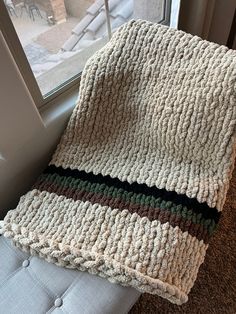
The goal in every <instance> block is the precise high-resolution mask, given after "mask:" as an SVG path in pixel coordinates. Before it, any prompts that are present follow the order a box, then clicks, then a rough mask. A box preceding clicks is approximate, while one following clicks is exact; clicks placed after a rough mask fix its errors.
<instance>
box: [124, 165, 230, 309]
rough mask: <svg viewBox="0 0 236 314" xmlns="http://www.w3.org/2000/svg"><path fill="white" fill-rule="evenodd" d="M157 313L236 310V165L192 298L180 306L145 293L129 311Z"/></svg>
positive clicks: (192, 291) (191, 294)
mask: <svg viewBox="0 0 236 314" xmlns="http://www.w3.org/2000/svg"><path fill="white" fill-rule="evenodd" d="M235 167H236V166H235ZM154 313H155V314H179V313H181V314H235V313H236V168H235V169H234V172H233V177H232V180H231V184H230V189H229V192H228V194H227V200H226V203H225V206H224V210H223V213H222V216H221V220H220V222H219V225H218V228H217V230H216V232H215V234H214V235H213V236H212V238H211V240H210V244H209V248H208V251H207V254H206V259H205V262H204V263H203V264H202V266H201V267H200V270H199V273H198V278H197V280H196V282H195V285H194V287H193V288H192V290H191V292H190V294H189V301H188V302H187V303H185V304H183V305H181V306H178V305H174V304H171V303H170V302H168V301H166V300H164V299H162V298H160V297H158V296H154V295H149V294H143V295H142V296H141V297H140V299H139V300H138V302H137V303H136V304H135V305H134V307H133V308H132V310H131V311H130V314H154Z"/></svg>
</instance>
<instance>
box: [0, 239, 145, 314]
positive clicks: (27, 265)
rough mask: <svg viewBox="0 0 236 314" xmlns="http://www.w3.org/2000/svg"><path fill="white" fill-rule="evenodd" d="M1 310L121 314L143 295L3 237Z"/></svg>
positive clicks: (7, 312)
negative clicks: (21, 247)
mask: <svg viewBox="0 0 236 314" xmlns="http://www.w3.org/2000/svg"><path fill="white" fill-rule="evenodd" d="M0 256H1V260H0V308H1V309H4V314H15V313H21V314H32V313H34V314H39V313H67V314H95V313H96V314H106V313H107V314H111V313H112V314H116V313H117V314H122V313H128V311H129V310H130V309H131V307H132V306H133V304H134V303H135V302H136V300H137V299H138V298H139V296H140V292H138V291H137V290H135V289H133V288H128V287H122V286H120V285H117V284H112V283H110V282H109V281H107V280H105V279H102V278H100V277H97V276H95V275H90V274H89V273H87V272H80V271H77V270H71V269H66V268H63V267H58V266H56V265H54V264H51V263H48V262H46V261H44V260H42V259H40V258H38V257H35V256H30V255H29V254H27V253H24V252H22V251H20V250H19V249H17V248H15V247H14V246H13V245H12V244H11V242H10V241H9V240H8V239H6V238H4V237H3V236H0Z"/></svg>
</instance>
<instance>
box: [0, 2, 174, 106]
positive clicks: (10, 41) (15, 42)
mask: <svg viewBox="0 0 236 314" xmlns="http://www.w3.org/2000/svg"><path fill="white" fill-rule="evenodd" d="M158 1H164V9H163V18H162V20H161V21H159V22H158V23H161V24H164V25H168V24H169V23H170V16H171V4H172V0H158ZM104 5H105V7H106V9H107V8H109V2H108V0H104ZM0 12H1V18H0V31H1V32H2V34H3V37H4V39H5V41H6V43H7V45H8V47H9V50H10V52H11V54H12V57H13V59H14V61H15V63H16V65H17V67H18V69H19V71H20V73H21V75H22V78H23V80H24V82H25V84H26V86H27V88H28V90H29V93H30V95H31V97H32V98H33V101H34V103H35V105H36V106H37V108H39V109H40V108H42V107H43V106H45V105H47V104H49V103H51V102H54V101H55V100H56V99H59V98H61V97H63V96H64V95H66V94H67V93H70V92H73V90H75V89H76V88H78V86H79V83H80V79H81V72H80V73H78V74H77V75H75V76H73V77H71V78H69V79H68V80H67V81H65V82H63V83H62V84H61V85H59V86H57V87H56V88H55V89H53V90H52V91H51V92H49V93H47V94H46V95H44V96H43V95H42V93H41V90H40V88H39V86H38V83H37V80H36V78H35V76H34V74H33V71H32V69H31V66H30V64H29V61H28V59H27V56H26V54H25V52H24V49H23V47H22V45H21V42H20V39H19V38H18V35H17V32H16V30H15V28H14V25H13V23H12V21H11V18H10V16H9V14H8V12H7V9H6V7H5V4H4V0H0ZM107 25H109V21H107ZM108 29H109V27H108Z"/></svg>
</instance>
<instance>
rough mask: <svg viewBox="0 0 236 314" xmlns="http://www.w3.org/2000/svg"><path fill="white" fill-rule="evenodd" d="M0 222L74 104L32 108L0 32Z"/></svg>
mask: <svg viewBox="0 0 236 314" xmlns="http://www.w3.org/2000/svg"><path fill="white" fill-rule="evenodd" d="M0 69H1V71H0V95H1V98H0V219H1V218H2V216H3V213H4V212H6V210H9V209H11V208H14V207H15V206H16V204H17V202H18V200H19V197H20V196H21V195H22V194H23V193H25V192H26V191H27V190H28V189H29V188H30V186H31V184H32V183H33V182H34V180H35V178H36V177H37V176H38V174H39V173H40V172H41V171H42V169H43V168H44V167H45V166H46V165H47V163H48V161H49V159H50V156H51V154H52V152H53V150H54V149H55V146H56V144H57V142H58V140H59V137H60V134H61V133H62V131H63V129H64V127H65V125H66V122H67V120H68V117H69V115H70V114H71V111H72V108H73V105H74V103H75V98H76V94H77V92H76V94H75V95H73V96H70V97H69V96H68V97H69V98H65V99H64V100H63V101H62V102H61V103H60V104H54V105H52V106H51V107H50V108H48V109H47V108H45V109H44V111H42V112H41V113H39V112H38V110H37V108H36V107H35V105H34V103H33V101H32V99H31V97H30V94H29V92H28V90H27V88H26V86H25V84H24V82H23V80H22V77H21V75H20V73H19V71H18V69H17V67H16V64H15V63H14V61H13V59H12V57H11V55H10V52H9V50H8V47H7V46H6V43H5V41H4V39H3V36H2V33H1V32H0Z"/></svg>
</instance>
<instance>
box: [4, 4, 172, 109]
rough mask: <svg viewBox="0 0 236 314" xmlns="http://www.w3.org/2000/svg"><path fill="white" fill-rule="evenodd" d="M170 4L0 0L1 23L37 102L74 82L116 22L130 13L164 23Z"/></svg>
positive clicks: (129, 16)
mask: <svg viewBox="0 0 236 314" xmlns="http://www.w3.org/2000/svg"><path fill="white" fill-rule="evenodd" d="M1 1H2V3H1ZM173 2H174V3H175V2H178V1H177V0H174V1H173ZM170 8H171V0H109V1H108V0H80V1H78V0H0V12H1V16H2V17H1V20H0V27H1V30H2V32H3V35H4V37H5V39H6V41H7V43H8V45H9V47H10V50H11V53H12V55H13V57H14V59H15V60H16V62H17V65H18V67H19V68H20V71H21V73H22V75H23V77H24V79H25V81H26V82H27V85H28V87H29V89H30V92H31V94H32V96H33V98H34V100H35V101H36V102H37V103H38V104H39V105H42V104H43V103H45V102H47V101H48V99H50V98H52V97H53V96H54V95H57V94H58V93H60V92H62V91H64V90H65V89H66V88H69V87H70V86H71V85H72V84H73V83H75V82H77V81H78V79H79V75H80V73H81V71H82V70H83V67H84V65H85V62H86V60H87V59H88V58H89V57H90V56H91V55H92V54H93V53H94V52H95V51H96V50H98V49H100V48H101V47H102V46H103V45H105V44H106V42H107V41H108V40H109V37H110V36H109V35H111V33H112V32H113V31H114V30H115V29H116V28H117V27H119V26H120V25H122V24H123V23H125V22H127V21H128V20H130V19H133V18H134V19H136V18H142V19H146V20H150V21H153V22H158V23H164V24H169V22H170ZM13 26H14V27H13Z"/></svg>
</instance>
